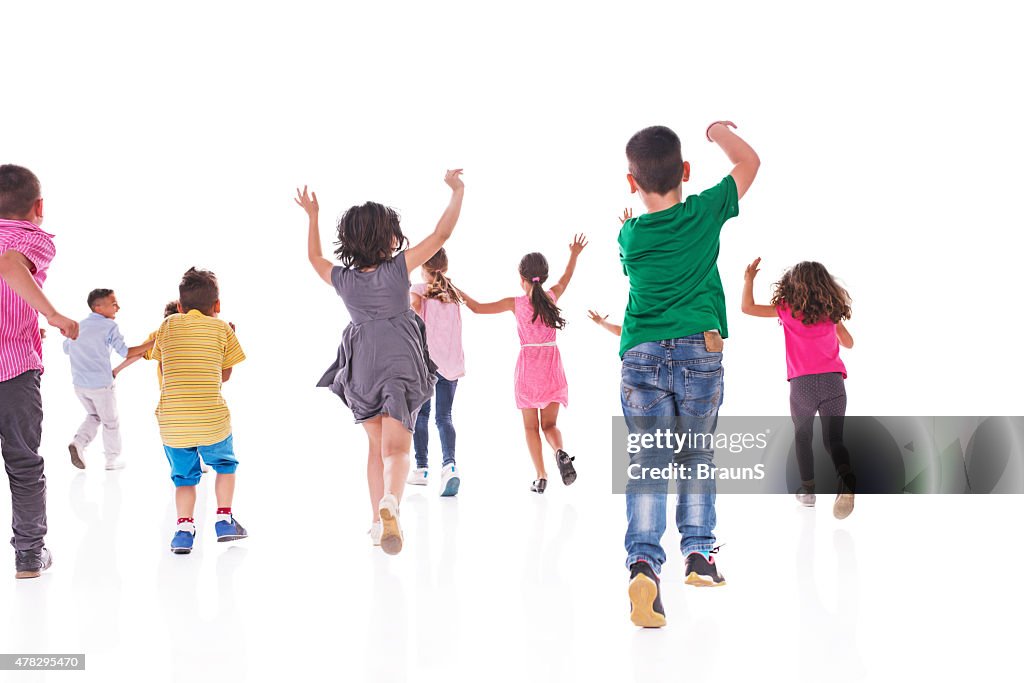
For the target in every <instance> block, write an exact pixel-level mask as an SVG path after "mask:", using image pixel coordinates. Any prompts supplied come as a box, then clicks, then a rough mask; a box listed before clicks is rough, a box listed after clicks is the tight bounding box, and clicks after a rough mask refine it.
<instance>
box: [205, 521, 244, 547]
mask: <svg viewBox="0 0 1024 683" xmlns="http://www.w3.org/2000/svg"><path fill="white" fill-rule="evenodd" d="M213 528H214V530H216V532H217V542H218V543H226V542H228V541H240V540H242V539H243V538H246V537H247V536H248V535H249V532H248V531H246V530H245V527H243V526H242V525H241V524H239V523H238V522H237V521H235V516H234V515H231V518H230V519H226V520H221V521H219V522H217V523H216V524H214V525H213Z"/></svg>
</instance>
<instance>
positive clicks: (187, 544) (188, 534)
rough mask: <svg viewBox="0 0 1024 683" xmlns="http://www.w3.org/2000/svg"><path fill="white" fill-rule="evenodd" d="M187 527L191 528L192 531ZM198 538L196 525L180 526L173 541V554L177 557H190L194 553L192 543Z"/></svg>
mask: <svg viewBox="0 0 1024 683" xmlns="http://www.w3.org/2000/svg"><path fill="white" fill-rule="evenodd" d="M187 527H191V531H189V530H188V528H187ZM195 537H196V527H195V525H194V524H187V523H186V524H179V525H178V530H177V531H175V532H174V538H172V539H171V552H172V553H174V554H175V555H188V554H189V553H190V552H192V541H194V540H195Z"/></svg>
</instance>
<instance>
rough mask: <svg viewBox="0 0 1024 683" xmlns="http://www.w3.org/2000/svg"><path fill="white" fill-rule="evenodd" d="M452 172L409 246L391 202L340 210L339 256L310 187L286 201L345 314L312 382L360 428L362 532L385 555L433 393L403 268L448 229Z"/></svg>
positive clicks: (455, 194) (456, 190)
mask: <svg viewBox="0 0 1024 683" xmlns="http://www.w3.org/2000/svg"><path fill="white" fill-rule="evenodd" d="M461 175H462V169H454V170H450V171H448V172H447V173H446V174H445V177H444V181H445V183H447V185H448V187H450V188H451V189H452V196H451V200H450V201H449V202H448V207H447V208H446V209H445V210H444V213H443V214H441V219H440V220H439V221H438V222H437V227H436V228H434V231H433V232H432V233H431V234H430V235H428V236H427V237H426V238H425V239H424V240H423V241H422V242H420V243H419V244H417V245H416V246H412V247H410V246H409V240H408V239H407V238H406V237H405V235H403V234H402V228H401V226H400V225H399V221H398V214H397V213H396V212H395V210H394V209H390V208H387V207H385V206H382V205H380V204H377V203H375V202H367V203H366V204H363V205H362V206H353V207H352V208H350V209H349V210H348V211H346V212H345V213H344V214H342V216H341V218H340V219H339V220H338V240H337V242H335V244H336V245H337V247H338V248H337V249H336V250H335V252H334V254H335V256H337V257H338V259H339V260H340V261H341V265H340V266H336V265H334V263H332V262H331V261H329V260H328V259H326V258H324V256H323V253H322V252H321V248H320V224H319V213H320V205H319V203H318V202H317V198H316V193H315V192H313V193H312V194H310V193H309V192H307V189H306V188H302V191H301V192H300V191H298V190H296V195H297V196H296V199H295V203H296V204H298V205H299V206H301V207H302V208H303V209H304V210H305V211H306V214H307V215H308V216H309V244H308V249H309V262H310V264H311V265H312V266H313V270H315V271H316V273H317V275H319V276H320V278H321V279H322V280H323V281H324V282H326V283H327V284H329V285H331V286H332V287H334V289H335V291H336V292H337V293H338V295H339V296H341V300H342V301H343V302H344V303H345V307H346V308H347V309H348V312H349V315H350V316H351V318H352V322H350V323H349V325H348V327H346V328H345V331H344V333H343V334H342V337H341V345H340V346H339V348H338V357H337V359H336V360H335V361H334V364H333V365H332V366H331V367H330V369H328V371H327V372H326V373H325V374H324V376H323V378H322V379H321V380H320V382H319V384H318V386H323V387H329V388H330V389H331V391H333V392H334V393H336V394H337V395H338V396H339V397H341V400H342V401H344V403H345V405H347V406H348V407H349V408H350V409H351V410H352V414H353V415H354V416H355V419H356V422H359V423H361V424H362V425H363V428H364V429H365V430H366V436H367V439H368V440H369V453H368V455H367V467H366V481H367V485H368V486H369V489H370V506H371V508H372V511H373V526H372V527H371V529H370V535H371V537H372V538H373V541H374V544H375V545H376V544H379V545H380V546H381V548H382V549H383V550H384V552H386V553H388V554H390V555H394V554H396V553H398V552H399V551H400V550H401V549H402V540H403V539H402V530H401V527H400V525H399V522H398V504H399V501H400V500H401V499H402V490H403V489H404V487H405V478H406V476H407V475H408V473H409V448H410V444H411V442H412V432H413V429H414V428H415V426H416V414H417V413H418V412H419V409H420V406H422V405H423V404H424V403H425V402H426V400H427V399H428V398H430V396H431V394H432V393H433V388H434V382H435V369H436V367H435V366H434V364H433V363H432V362H431V361H430V356H429V355H428V354H427V339H426V334H425V331H424V327H423V323H422V322H421V321H420V319H419V317H417V315H416V314H415V313H414V312H413V310H412V308H410V305H409V273H410V272H411V271H413V270H415V269H416V268H419V267H420V266H421V265H423V263H424V262H426V260H427V259H429V258H430V257H431V256H433V255H434V254H435V253H436V252H437V250H438V249H440V248H441V247H442V246H443V245H444V243H445V242H446V241H447V240H448V238H449V237H451V234H452V231H453V230H454V229H455V223H456V221H458V219H459V212H460V211H461V209H462V195H463V192H464V189H465V188H464V186H463V183H462V178H461V177H460V176H461ZM403 247H405V249H403Z"/></svg>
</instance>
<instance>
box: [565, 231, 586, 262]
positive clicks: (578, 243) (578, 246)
mask: <svg viewBox="0 0 1024 683" xmlns="http://www.w3.org/2000/svg"><path fill="white" fill-rule="evenodd" d="M587 244H588V242H587V236H586V235H584V234H583V233H582V232H581V233H580V234H578V235H575V236H574V237H573V240H572V244H570V245H569V252H570V253H571V254H572V255H573V256H579V254H580V252H581V251H583V248H584V247H586V246H587Z"/></svg>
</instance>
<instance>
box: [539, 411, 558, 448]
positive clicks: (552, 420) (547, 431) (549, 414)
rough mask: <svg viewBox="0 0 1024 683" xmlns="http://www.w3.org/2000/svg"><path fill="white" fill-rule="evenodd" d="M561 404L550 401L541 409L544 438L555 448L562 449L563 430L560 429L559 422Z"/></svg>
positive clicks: (541, 426)
mask: <svg viewBox="0 0 1024 683" xmlns="http://www.w3.org/2000/svg"><path fill="white" fill-rule="evenodd" d="M558 408H559V404H557V403H549V404H548V405H547V406H546V407H545V408H544V409H543V410H541V411H540V428H541V429H542V430H543V431H544V438H545V439H547V441H548V445H549V446H551V448H552V449H553V450H556V451H558V450H561V449H562V432H561V431H559V429H558V426H557V424H556V423H557V422H558Z"/></svg>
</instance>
